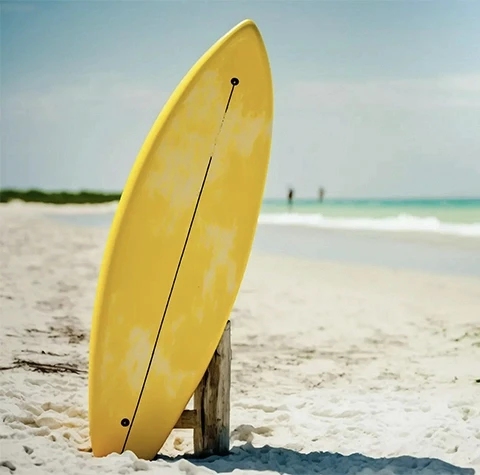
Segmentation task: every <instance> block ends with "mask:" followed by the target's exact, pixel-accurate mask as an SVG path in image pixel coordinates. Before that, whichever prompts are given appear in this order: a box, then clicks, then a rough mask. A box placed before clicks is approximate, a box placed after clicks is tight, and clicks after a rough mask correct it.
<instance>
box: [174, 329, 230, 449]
mask: <svg viewBox="0 0 480 475" xmlns="http://www.w3.org/2000/svg"><path fill="white" fill-rule="evenodd" d="M231 361H232V350H231V337H230V321H228V322H227V325H226V326H225V330H224V332H223V335H222V339H221V340H220V343H219V344H218V346H217V349H216V350H215V353H214V355H213V358H212V360H211V361H210V364H209V365H208V368H207V371H205V375H204V376H203V378H202V380H201V381H200V384H199V385H198V387H197V389H196V390H195V393H194V396H193V401H194V409H193V410H192V409H190V410H189V409H185V410H184V411H183V414H182V415H181V417H180V419H179V420H178V422H177V424H176V425H175V428H176V429H193V447H194V452H195V455H196V456H208V455H226V454H228V452H229V450H230V382H231V376H230V372H231Z"/></svg>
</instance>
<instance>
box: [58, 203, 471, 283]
mask: <svg viewBox="0 0 480 475" xmlns="http://www.w3.org/2000/svg"><path fill="white" fill-rule="evenodd" d="M87 209H88V212H84V211H82V207H80V208H79V209H78V210H77V211H76V212H69V213H65V214H61V213H58V212H55V213H51V214H50V215H49V217H51V218H53V219H56V220H61V221H63V222H67V223H70V224H74V225H81V226H102V227H107V226H110V224H111V222H112V219H113V214H114V209H115V207H114V206H113V204H112V206H111V207H110V206H109V207H108V210H104V209H103V208H102V209H103V211H92V208H91V207H88V208H85V210H87ZM255 249H257V250H260V251H264V252H269V253H274V254H280V255H289V256H293V257H301V258H307V259H321V260H330V261H338V262H350V263H358V264H368V265H375V266H383V267H389V268H395V269H414V270H421V271H428V272H437V273H446V274H457V275H469V276H477V277H478V276H480V199H470V200H356V201H354V200H328V201H325V202H324V203H318V202H315V201H308V200H303V201H300V200H298V201H297V202H295V203H294V204H293V206H288V205H287V204H286V202H285V200H265V202H264V203H263V206H262V210H261V214H260V217H259V226H258V228H257V231H256V235H255V241H254V250H255Z"/></svg>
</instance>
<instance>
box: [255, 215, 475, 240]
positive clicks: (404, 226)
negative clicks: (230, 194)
mask: <svg viewBox="0 0 480 475" xmlns="http://www.w3.org/2000/svg"><path fill="white" fill-rule="evenodd" d="M258 222H259V223H260V224H278V225H289V226H291V225H293V226H311V227H316V228H324V229H325V228H329V229H352V230H372V231H395V232H400V231H409V232H412V231H417V232H430V233H439V234H450V235H455V236H472V237H475V236H479V237H480V222H478V223H445V222H442V221H440V220H439V219H438V218H435V217H433V216H432V217H419V216H412V215H408V214H400V215H398V216H392V217H388V218H341V217H326V216H323V215H322V214H308V213H266V214H261V215H260V218H259V221H258Z"/></svg>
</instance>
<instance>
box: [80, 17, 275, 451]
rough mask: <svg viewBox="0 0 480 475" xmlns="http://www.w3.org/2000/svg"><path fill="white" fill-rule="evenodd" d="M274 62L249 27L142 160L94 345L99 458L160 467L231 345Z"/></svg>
mask: <svg viewBox="0 0 480 475" xmlns="http://www.w3.org/2000/svg"><path fill="white" fill-rule="evenodd" d="M272 118H273V92H272V79H271V73H270V66H269V62H268V57H267V52H266V50H265V46H264V43H263V41H262V38H261V35H260V33H259V31H258V29H257V27H256V25H255V24H254V23H253V22H252V21H250V20H246V21H243V22H242V23H240V24H238V25H237V26H236V27H235V28H233V29H232V30H231V31H230V32H228V33H227V34H226V35H225V36H224V37H222V38H221V39H220V40H219V41H218V42H217V43H215V44H214V45H213V46H212V47H211V48H210V49H209V50H208V51H207V52H206V53H205V54H204V55H203V56H202V57H201V58H200V59H199V60H198V62H197V63H196V64H195V65H194V66H193V68H192V69H191V70H190V71H189V73H188V74H187V75H186V76H185V78H184V79H183V80H182V81H181V83H180V84H179V85H178V87H177V88H176V90H175V91H174V93H173V94H172V96H171V97H170V99H169V101H168V102H167V104H166V105H165V107H164V108H163V110H162V112H161V113H160V115H159V117H158V118H157V120H156V121H155V123H154V125H153V127H152V129H151V131H150V133H149V135H148V136H147V138H146V140H145V143H144V144H143V147H142V148H141V150H140V153H139V155H138V157H137V159H136V161H135V163H134V166H133V168H132V171H131V174H130V176H129V178H128V181H127V183H126V186H125V188H124V191H123V194H122V197H121V200H120V202H119V205H118V209H117V212H116V214H115V217H114V220H113V223H112V227H111V230H110V235H109V239H108V242H107V245H106V250H105V254H104V259H103V262H102V266H101V269H100V275H99V281H98V288H97V295H96V300H95V305H94V312H93V320H92V330H91V337H90V362H89V364H90V367H89V419H90V437H91V443H92V449H93V453H94V455H96V456H104V455H107V454H109V453H112V452H117V453H122V452H123V451H125V450H131V451H133V452H134V453H135V454H136V455H137V456H138V457H141V458H145V459H151V458H153V457H154V456H155V455H156V454H157V453H158V451H159V450H160V449H161V447H162V445H163V444H164V442H165V440H166V438H167V437H168V435H169V434H170V432H171V430H172V429H173V427H174V426H175V423H176V422H177V420H178V418H179V416H180V415H181V413H182V411H183V409H184V408H185V406H186V404H187V403H188V401H189V400H190V398H191V396H192V394H193V392H194V390H195V388H196V386H197V385H198V383H199V382H200V380H201V378H202V376H203V374H204V372H205V370H206V368H207V366H208V363H209V361H210V359H211V357H212V355H213V353H214V351H215V348H216V346H217V344H218V342H219V340H220V338H221V335H222V332H223V330H224V327H225V324H226V322H227V320H228V318H229V315H230V312H231V309H232V307H233V304H234V301H235V298H236V296H237V293H238V290H239V287H240V283H241V281H242V278H243V275H244V271H245V268H246V265H247V260H248V257H249V254H250V251H251V247H252V242H253V238H254V234H255V229H256V225H257V219H258V215H259V212H260V206H261V201H262V196H263V190H264V185H265V179H266V174H267V168H268V162H269V156H270V143H271V135H272Z"/></svg>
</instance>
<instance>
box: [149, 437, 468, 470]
mask: <svg viewBox="0 0 480 475" xmlns="http://www.w3.org/2000/svg"><path fill="white" fill-rule="evenodd" d="M181 459H184V460H188V461H189V462H190V463H192V464H193V465H195V466H197V467H205V468H208V469H210V470H213V471H214V472H221V473H229V472H233V471H234V470H248V471H249V472H255V471H257V472H266V471H271V472H278V473H281V474H285V475H313V474H322V475H356V474H362V475H372V474H376V473H378V474H380V473H381V474H382V475H407V474H408V475H410V474H412V475H474V474H475V470H473V469H472V468H461V467H457V466H455V465H451V464H449V463H446V462H443V461H442V460H439V459H434V458H416V457H410V456H407V455H405V456H401V457H389V458H372V457H367V456H366V455H362V454H352V455H341V454H334V453H330V452H311V453H308V454H304V453H300V452H296V451H294V450H290V449H283V448H276V447H270V446H268V445H266V446H264V447H260V448H256V447H253V446H252V445H250V444H246V445H243V446H241V447H234V448H232V450H231V452H230V454H229V455H226V456H224V457H218V456H211V457H207V458H203V459H199V458H194V457H193V456H188V457H187V456H185V457H176V458H169V457H163V456H159V457H158V458H157V460H165V461H168V462H176V461H179V460H181Z"/></svg>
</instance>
